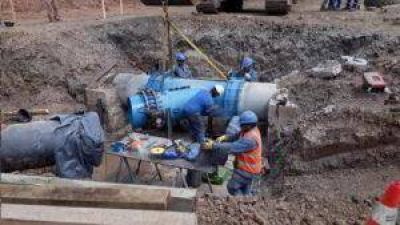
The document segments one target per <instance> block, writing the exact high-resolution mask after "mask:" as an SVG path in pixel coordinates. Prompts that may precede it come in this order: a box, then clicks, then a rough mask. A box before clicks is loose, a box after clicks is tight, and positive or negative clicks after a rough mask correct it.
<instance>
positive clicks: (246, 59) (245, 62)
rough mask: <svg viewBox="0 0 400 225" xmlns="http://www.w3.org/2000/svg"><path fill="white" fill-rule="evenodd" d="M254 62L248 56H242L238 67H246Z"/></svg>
mask: <svg viewBox="0 0 400 225" xmlns="http://www.w3.org/2000/svg"><path fill="white" fill-rule="evenodd" d="M253 64H254V60H253V59H252V58H250V57H244V58H243V60H242V62H241V63H240V68H241V69H244V68H248V67H250V66H252V65H253Z"/></svg>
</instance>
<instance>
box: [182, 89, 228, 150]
mask: <svg viewBox="0 0 400 225" xmlns="http://www.w3.org/2000/svg"><path fill="white" fill-rule="evenodd" d="M223 93H224V87H223V86H222V85H215V86H214V87H213V88H212V89H211V90H210V91H207V90H203V89H202V90H200V91H199V92H198V93H197V94H196V95H195V96H193V97H192V98H191V99H190V100H189V101H188V102H187V103H186V104H185V105H184V107H183V115H184V117H186V119H187V120H188V121H189V124H188V128H189V131H190V133H191V134H192V137H193V139H194V140H195V141H196V142H199V143H203V142H204V141H205V126H204V123H203V120H202V118H201V117H202V116H215V115H217V114H219V110H218V106H217V105H215V104H214V98H216V97H218V96H221V95H222V94H223Z"/></svg>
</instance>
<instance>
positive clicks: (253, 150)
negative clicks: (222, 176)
mask: <svg viewBox="0 0 400 225" xmlns="http://www.w3.org/2000/svg"><path fill="white" fill-rule="evenodd" d="M257 120H258V119H257V115H256V114H255V113H254V112H252V111H245V112H243V113H242V114H241V115H240V119H239V121H240V133H239V134H238V135H236V136H228V135H224V136H221V137H219V138H217V141H216V142H213V141H211V140H208V141H206V142H205V143H203V144H202V148H203V149H204V150H212V151H218V153H217V154H233V155H235V161H234V171H233V175H232V178H231V180H229V182H228V186H227V188H228V192H229V194H231V195H234V196H235V195H249V194H250V193H251V192H252V190H251V186H252V182H253V180H254V179H255V178H257V177H258V176H259V175H260V173H261V169H262V157H261V153H262V142H261V134H260V130H259V129H258V127H257Z"/></svg>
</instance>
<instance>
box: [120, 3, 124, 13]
mask: <svg viewBox="0 0 400 225" xmlns="http://www.w3.org/2000/svg"><path fill="white" fill-rule="evenodd" d="M119 10H120V13H121V15H124V0H119Z"/></svg>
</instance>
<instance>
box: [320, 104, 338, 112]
mask: <svg viewBox="0 0 400 225" xmlns="http://www.w3.org/2000/svg"><path fill="white" fill-rule="evenodd" d="M335 109H336V106H335V105H328V106H327V107H325V108H324V109H323V112H324V113H325V114H329V113H332V112H333V111H334V110H335Z"/></svg>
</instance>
